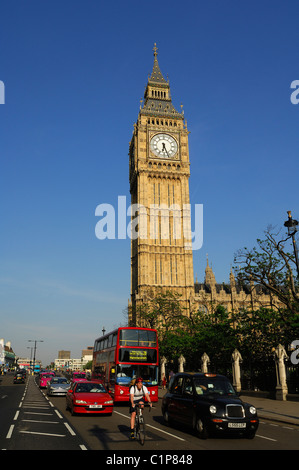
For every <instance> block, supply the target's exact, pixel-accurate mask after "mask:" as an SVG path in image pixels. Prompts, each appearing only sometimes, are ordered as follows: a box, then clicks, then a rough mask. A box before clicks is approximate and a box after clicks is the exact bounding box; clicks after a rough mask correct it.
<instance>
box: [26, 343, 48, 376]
mask: <svg viewBox="0 0 299 470" xmlns="http://www.w3.org/2000/svg"><path fill="white" fill-rule="evenodd" d="M43 342H44V341H43V340H42V339H28V343H34V356H33V372H34V366H35V355H36V343H43Z"/></svg>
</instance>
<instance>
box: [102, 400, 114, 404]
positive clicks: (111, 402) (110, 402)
mask: <svg viewBox="0 0 299 470" xmlns="http://www.w3.org/2000/svg"><path fill="white" fill-rule="evenodd" d="M104 405H113V400H108V401H105V402H104Z"/></svg>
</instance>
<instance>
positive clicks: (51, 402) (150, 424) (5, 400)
mask: <svg viewBox="0 0 299 470" xmlns="http://www.w3.org/2000/svg"><path fill="white" fill-rule="evenodd" d="M0 380H1V383H0V416H1V419H0V446H1V447H0V448H1V449H6V450H23V449H27V450H29V449H30V450H60V449H61V450H102V451H107V453H101V456H103V455H106V457H107V456H116V455H122V451H128V454H132V455H135V456H136V455H139V453H138V452H139V451H140V450H142V451H145V450H147V451H148V452H149V453H148V454H147V455H149V456H151V455H152V456H153V457H152V458H153V459H155V458H156V459H158V458H161V459H162V458H163V456H161V457H157V456H158V455H160V454H163V451H164V454H165V452H166V453H167V454H168V455H169V456H174V455H175V454H176V453H179V454H180V455H184V456H188V455H192V454H193V453H195V454H196V451H200V450H279V449H281V450H298V449H299V427H296V426H286V425H283V424H282V423H281V424H277V423H271V422H270V421H266V420H261V423H260V426H259V429H258V432H257V434H256V437H255V439H253V440H248V439H244V438H231V437H230V438H224V437H221V438H220V437H219V438H210V439H207V440H200V439H198V438H197V437H196V436H195V435H194V434H193V433H192V431H190V430H188V429H184V428H182V426H176V427H167V426H165V425H164V423H163V420H162V416H161V404H160V402H159V403H157V404H155V406H154V408H153V409H152V411H151V412H150V413H149V411H148V409H146V410H145V419H146V423H147V439H146V442H145V445H144V446H143V447H141V446H140V444H139V442H137V441H136V442H134V441H133V442H132V441H129V431H130V429H129V413H128V406H127V405H117V406H115V408H114V412H113V415H112V416H99V415H86V416H80V415H79V416H71V414H70V412H69V411H66V410H65V398H64V397H50V398H48V397H47V396H46V393H45V390H40V389H39V387H38V386H37V385H36V383H35V379H34V377H32V376H29V377H28V378H27V382H26V385H22V384H15V385H13V383H12V381H13V375H12V374H11V375H6V376H1V379H0ZM126 455H127V454H126ZM143 455H145V454H143ZM106 457H105V458H106ZM111 463H112V462H111ZM152 463H154V464H158V463H163V464H165V463H166V462H160V461H158V460H157V461H156V462H152Z"/></svg>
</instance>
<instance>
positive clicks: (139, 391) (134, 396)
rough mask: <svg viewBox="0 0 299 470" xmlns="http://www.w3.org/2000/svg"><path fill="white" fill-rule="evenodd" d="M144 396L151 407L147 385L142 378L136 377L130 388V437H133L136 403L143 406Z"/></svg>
mask: <svg viewBox="0 0 299 470" xmlns="http://www.w3.org/2000/svg"><path fill="white" fill-rule="evenodd" d="M144 397H145V398H146V399H147V401H148V402H149V404H150V406H151V407H152V402H151V399H150V396H149V393H148V389H147V387H145V386H144V385H143V383H142V378H141V377H138V378H137V379H136V381H135V385H132V387H131V388H130V413H131V436H130V439H131V440H132V439H134V425H135V418H136V405H137V404H141V405H142V408H144Z"/></svg>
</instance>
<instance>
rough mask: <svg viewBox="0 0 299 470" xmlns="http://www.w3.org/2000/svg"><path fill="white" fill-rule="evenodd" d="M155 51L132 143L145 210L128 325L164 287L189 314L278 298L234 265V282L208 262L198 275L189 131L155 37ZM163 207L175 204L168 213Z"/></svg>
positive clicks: (140, 206) (134, 199)
mask: <svg viewBox="0 0 299 470" xmlns="http://www.w3.org/2000/svg"><path fill="white" fill-rule="evenodd" d="M153 51H154V64H153V69H152V73H151V75H150V76H149V77H148V82H147V85H146V88H145V92H144V98H143V100H141V105H140V110H139V114H138V118H137V122H136V123H135V124H134V129H133V135H132V139H131V142H130V146H129V182H130V193H131V206H132V207H137V210H136V213H135V214H132V218H133V219H134V217H136V215H137V216H138V217H139V219H138V228H139V234H138V236H136V237H134V236H132V237H131V298H130V301H129V309H128V311H129V325H130V326H135V325H136V326H139V321H138V307H140V306H141V305H142V303H144V302H147V301H149V300H150V299H151V298H153V297H154V296H155V294H157V293H158V292H159V293H160V292H164V293H166V292H167V291H170V292H173V293H176V294H178V296H179V299H180V302H181V303H182V307H183V309H184V311H186V314H189V313H190V311H191V309H194V308H195V309H198V310H201V311H204V312H209V310H210V309H211V308H212V306H213V305H219V304H221V305H223V306H224V307H225V308H227V310H228V311H229V312H235V311H238V310H239V309H241V308H259V307H260V306H261V305H264V306H271V305H272V304H273V299H271V298H270V296H269V294H268V293H266V292H265V291H263V290H262V289H261V288H260V287H258V286H249V287H247V288H242V287H240V285H239V284H238V283H237V282H236V280H235V278H234V275H233V273H232V271H231V273H230V277H229V279H230V281H229V283H228V284H224V283H222V284H217V282H216V279H215V276H214V273H213V271H212V268H211V267H210V266H209V263H208V262H207V267H206V270H205V279H204V282H203V283H199V282H197V280H196V282H194V273H193V254H192V243H191V241H192V240H191V220H190V213H189V215H188V211H187V212H185V213H184V208H186V207H190V197H189V177H190V160H189V145H188V134H189V132H188V128H187V122H186V119H185V116H184V113H183V111H182V110H181V111H178V110H177V109H175V107H174V105H173V103H172V98H171V94H170V86H169V81H168V80H166V79H165V78H164V76H163V75H162V72H161V70H160V67H159V63H158V58H157V56H158V53H157V47H156V45H155V46H154V49H153ZM163 208H172V210H171V211H168V212H167V217H164V216H163V210H161V209H163ZM182 213H183V214H184V217H180V215H181V214H182ZM186 214H187V215H186ZM164 215H165V214H164ZM182 219H183V220H182ZM175 227H176V230H175ZM165 233H166V234H167V236H165ZM178 234H179V235H178ZM192 311H193V310H192Z"/></svg>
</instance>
